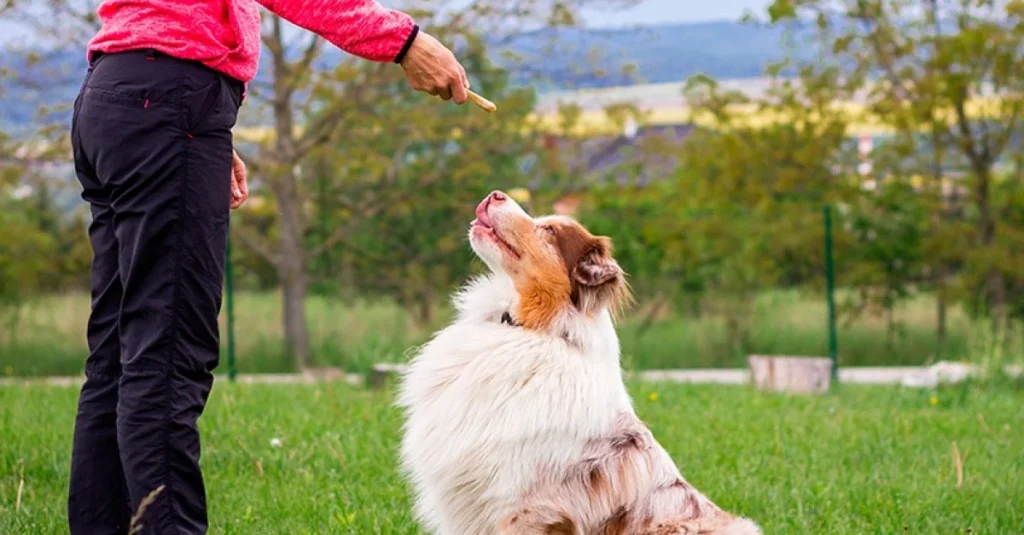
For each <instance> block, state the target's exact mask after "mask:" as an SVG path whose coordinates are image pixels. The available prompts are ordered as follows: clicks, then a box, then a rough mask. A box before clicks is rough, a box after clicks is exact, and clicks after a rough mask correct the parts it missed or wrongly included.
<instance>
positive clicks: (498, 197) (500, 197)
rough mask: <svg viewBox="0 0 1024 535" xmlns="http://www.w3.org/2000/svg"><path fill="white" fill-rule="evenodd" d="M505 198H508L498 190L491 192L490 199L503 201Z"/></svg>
mask: <svg viewBox="0 0 1024 535" xmlns="http://www.w3.org/2000/svg"><path fill="white" fill-rule="evenodd" d="M506 199H508V197H507V196H506V195H505V194H504V193H502V192H500V191H492V192H491V201H493V202H505V200H506Z"/></svg>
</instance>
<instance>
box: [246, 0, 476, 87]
mask: <svg viewBox="0 0 1024 535" xmlns="http://www.w3.org/2000/svg"><path fill="white" fill-rule="evenodd" d="M257 1H258V2H259V3H260V4H262V5H263V7H265V8H267V9H268V10H270V11H271V12H272V13H275V14H277V15H278V16H280V17H281V18H283V19H285V20H287V21H289V22H291V23H292V24H295V25H296V26H299V27H300V28H304V29H306V30H309V31H311V32H313V33H315V34H317V35H319V36H321V37H323V38H324V39H327V40H328V41H330V42H331V43H332V44H334V45H335V46H337V47H338V48H340V49H342V50H344V51H345V52H348V53H349V54H352V55H354V56H358V57H361V58H363V59H366V60H370V61H378V62H391V61H393V62H395V63H399V64H401V65H402V68H403V69H404V70H405V75H406V78H408V79H409V83H410V84H411V85H412V87H413V89H416V90H418V91H423V92H426V93H429V94H431V95H437V96H440V97H441V98H442V99H444V100H448V99H451V98H454V99H455V102H456V103H458V104H462V103H464V102H465V101H466V98H467V94H466V89H467V88H468V87H469V81H468V78H467V77H466V71H465V69H463V68H462V65H460V64H459V62H458V60H456V59H455V55H454V54H452V52H451V51H450V50H448V49H447V48H446V47H445V46H444V45H442V44H441V43H439V42H438V41H437V40H436V39H434V38H433V37H432V36H429V35H427V34H426V33H421V32H420V31H419V27H418V26H416V23H415V22H413V20H412V17H410V16H409V15H407V14H406V13H402V12H401V11H396V10H393V9H388V8H386V7H384V6H382V5H380V4H378V3H377V2H376V0H257Z"/></svg>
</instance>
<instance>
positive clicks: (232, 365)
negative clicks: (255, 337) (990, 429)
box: [224, 223, 236, 383]
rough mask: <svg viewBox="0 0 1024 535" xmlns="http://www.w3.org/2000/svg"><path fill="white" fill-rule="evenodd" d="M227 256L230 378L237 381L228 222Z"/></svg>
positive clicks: (225, 281) (226, 282) (233, 285)
mask: <svg viewBox="0 0 1024 535" xmlns="http://www.w3.org/2000/svg"><path fill="white" fill-rule="evenodd" d="M228 227H229V230H228V247H227V258H226V260H225V262H224V286H225V293H226V294H227V295H226V300H227V320H228V321H227V323H228V380H229V381H231V382H232V383H233V382H235V375H236V372H235V275H234V271H235V270H234V269H233V268H232V265H231V231H230V223H229V224H228Z"/></svg>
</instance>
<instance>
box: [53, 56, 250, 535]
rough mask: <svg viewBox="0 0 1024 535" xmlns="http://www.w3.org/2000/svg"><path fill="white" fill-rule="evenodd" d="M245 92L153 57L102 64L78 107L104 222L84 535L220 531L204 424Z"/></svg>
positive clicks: (80, 430) (75, 471) (80, 507)
mask: <svg viewBox="0 0 1024 535" xmlns="http://www.w3.org/2000/svg"><path fill="white" fill-rule="evenodd" d="M241 98H242V84H241V83H240V82H237V81H234V80H231V79H229V78H227V77H225V76H222V75H220V74H218V73H216V72H215V71H213V70H210V69H208V68H206V67H204V66H202V65H200V64H198V63H192V62H186V61H181V60H177V59H174V58H171V57H168V56H165V55H161V54H158V53H154V52H148V51H139V52H128V53H120V54H110V55H103V56H100V57H99V58H97V59H95V60H94V62H93V64H92V65H91V66H90V69H89V73H88V74H87V76H86V79H85V83H84V84H83V87H82V90H81V92H80V94H79V96H78V98H77V99H76V100H75V109H74V118H73V121H72V128H71V137H72V146H73V149H74V158H75V170H76V172H77V174H78V178H79V180H80V182H81V184H82V186H83V188H84V192H83V194H82V197H83V198H84V199H85V200H86V201H88V202H89V205H90V207H91V209H92V224H91V225H90V226H89V239H90V241H91V242H92V247H93V252H94V257H93V265H92V312H91V315H90V317H89V325H88V342H89V358H88V360H87V361H86V363H85V375H86V381H85V384H84V385H83V387H82V391H81V395H80V397H79V402H78V415H77V418H76V420H75V434H74V446H73V450H72V456H71V485H70V487H71V488H70V493H69V498H68V522H69V525H70V529H71V533H72V534H79V533H81V534H89V535H103V534H107V533H127V532H128V526H129V521H130V517H131V515H132V514H133V513H134V512H135V511H136V510H137V509H138V507H139V504H140V502H142V501H143V499H144V498H145V497H146V496H147V495H149V494H150V493H152V492H155V491H156V490H157V489H159V488H161V487H162V491H160V493H159V494H157V495H156V499H155V501H153V502H152V503H151V504H150V505H149V506H148V507H147V508H146V510H145V514H144V515H143V516H142V518H141V521H142V523H143V525H144V530H143V533H161V534H163V533H172V534H192V533H205V532H206V530H207V514H206V491H205V487H204V484H203V477H202V474H201V473H200V469H199V431H198V428H197V427H196V422H197V420H198V418H199V416H200V415H201V414H202V412H203V408H204V406H205V405H206V400H207V398H208V396H209V393H210V388H211V386H212V385H213V374H212V372H213V369H214V368H215V367H216V366H217V361H218V353H219V346H220V335H219V329H218V323H217V316H218V313H219V311H220V303H221V288H222V280H223V279H222V275H223V272H224V269H223V268H224V260H225V247H226V240H227V231H228V214H229V211H230V210H229V206H230V199H231V186H230V179H231V161H232V153H231V151H232V136H231V128H232V126H234V123H235V119H236V116H237V114H238V107H239V105H240V104H241Z"/></svg>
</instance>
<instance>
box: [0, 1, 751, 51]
mask: <svg viewBox="0 0 1024 535" xmlns="http://www.w3.org/2000/svg"><path fill="white" fill-rule="evenodd" d="M35 1H37V2H41V1H43V0H35ZM768 1H769V0H715V1H713V2H697V1H695V0H643V1H642V2H640V3H639V4H638V5H636V6H633V7H631V8H629V9H626V10H616V11H614V12H608V11H585V12H584V16H583V17H584V20H585V21H586V23H587V25H588V26H594V27H604V28H607V27H617V26H635V25H646V24H671V23H678V22H703V21H709V20H738V19H739V18H740V17H741V16H743V13H744V12H745V11H746V10H752V11H754V12H756V13H758V14H761V13H763V11H764V9H765V7H766V6H767V5H768ZM382 3H383V4H385V5H388V4H389V2H388V0H382ZM25 37H28V35H27V33H26V32H25V31H24V29H22V28H19V27H18V26H15V25H14V24H12V23H11V22H8V21H4V20H0V43H3V42H10V41H11V40H19V41H20V40H23V39H24V38H25Z"/></svg>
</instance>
